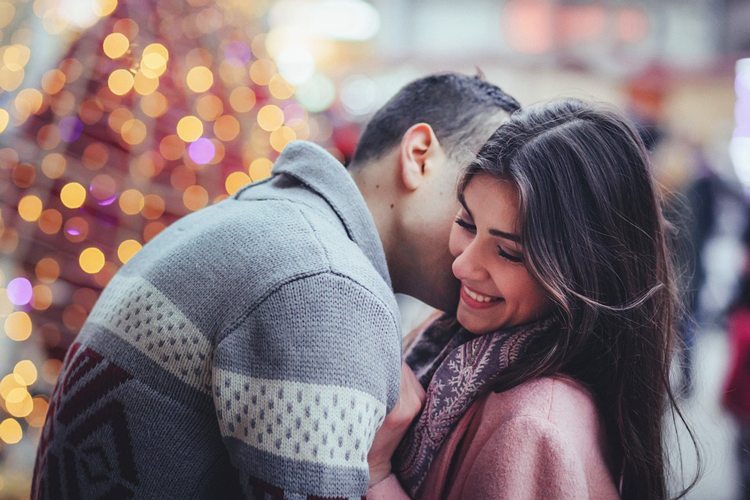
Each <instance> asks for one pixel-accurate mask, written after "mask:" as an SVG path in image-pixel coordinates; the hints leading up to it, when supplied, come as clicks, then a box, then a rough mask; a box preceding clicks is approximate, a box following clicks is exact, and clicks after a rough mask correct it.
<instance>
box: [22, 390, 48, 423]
mask: <svg viewBox="0 0 750 500" xmlns="http://www.w3.org/2000/svg"><path fill="white" fill-rule="evenodd" d="M33 401H34V409H33V410H31V413H30V414H29V415H28V416H26V421H27V422H28V423H29V425H30V426H31V427H41V426H43V425H44V419H45V418H46V416H47V410H48V409H49V403H47V400H46V399H44V398H43V397H41V396H37V397H35V398H34V400H33Z"/></svg>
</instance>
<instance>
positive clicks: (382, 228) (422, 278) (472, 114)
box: [349, 73, 520, 312]
mask: <svg viewBox="0 0 750 500" xmlns="http://www.w3.org/2000/svg"><path fill="white" fill-rule="evenodd" d="M519 108H520V105H519V104H518V102H517V101H516V100H515V99H513V98H512V97H510V96H509V95H508V94H506V93H505V92H503V91H502V90H500V88H499V87H497V86H495V85H492V84H491V83H488V82H486V81H485V80H484V79H483V78H482V77H481V76H474V77H471V76H466V75H460V74H456V73H441V74H436V75H430V76H427V77H425V78H421V79H419V80H416V81H413V82H411V83H409V84H408V85H406V86H405V87H404V88H402V89H401V90H400V91H399V92H398V93H397V94H396V95H395V96H394V97H393V98H391V100H389V101H388V102H387V103H386V104H385V105H384V106H383V107H382V108H381V109H380V110H379V111H378V112H377V113H375V115H374V116H373V117H372V119H371V120H370V122H369V123H368V124H367V126H366V127H365V130H364V132H363V133H362V136H361V137H360V140H359V144H358V145H357V150H356V152H355V153H354V158H353V159H352V162H351V164H350V165H349V171H350V172H351V174H352V177H353V178H354V180H355V182H356V183H357V185H358V186H359V188H360V190H361V191H362V194H363V195H364V197H365V200H366V201H367V205H368V207H369V208H370V211H371V212H372V214H373V217H374V218H375V223H376V225H377V227H378V231H379V233H380V237H381V240H382V241H383V246H384V248H385V252H386V257H387V259H388V268H389V271H390V274H391V279H392V281H393V288H394V291H396V292H397V293H405V294H408V295H411V296H414V297H416V298H418V299H420V300H422V301H423V302H426V303H427V304H430V305H431V306H433V307H436V308H438V309H441V310H444V311H450V312H452V311H454V310H455V307H456V304H457V302H458V281H457V280H456V279H455V277H453V274H452V272H451V263H452V257H451V255H450V253H449V251H448V235H449V233H450V229H451V224H452V223H453V219H454V217H455V215H456V212H457V211H458V208H459V205H458V201H457V199H456V182H457V180H458V177H459V175H460V174H461V171H462V170H463V168H464V167H466V166H467V165H468V164H469V162H470V161H471V160H472V159H473V158H474V155H476V153H477V152H478V151H479V149H480V148H481V146H482V145H483V144H484V143H485V141H486V140H487V139H488V138H489V137H490V135H492V133H493V132H494V131H495V129H497V127H499V126H500V125H501V124H502V123H503V122H505V121H506V120H507V119H508V117H509V115H510V113H512V112H513V111H515V110H517V109H519Z"/></svg>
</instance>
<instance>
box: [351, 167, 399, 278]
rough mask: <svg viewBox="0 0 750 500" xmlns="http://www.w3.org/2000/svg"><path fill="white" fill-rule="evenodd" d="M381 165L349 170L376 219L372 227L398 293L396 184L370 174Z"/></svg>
mask: <svg viewBox="0 0 750 500" xmlns="http://www.w3.org/2000/svg"><path fill="white" fill-rule="evenodd" d="M378 167H380V165H372V166H371V168H367V167H365V168H356V169H352V170H350V171H349V173H350V175H351V176H352V179H353V180H354V183H355V184H356V185H357V187H358V188H359V191H360V192H361V193H362V197H363V198H364V199H365V203H366V204H367V208H368V209H369V211H370V213H371V214H372V218H373V220H374V221H375V227H376V228H377V230H378V235H379V236H380V242H381V243H382V244H383V251H384V252H385V259H386V262H387V263H388V272H389V274H390V276H391V282H392V284H393V289H394V291H395V292H397V293H398V291H399V289H400V286H399V283H398V276H399V274H400V273H399V272H398V266H399V263H400V259H399V258H398V252H397V246H398V245H397V242H396V238H395V237H394V234H395V230H396V224H395V222H396V217H395V214H396V212H395V210H396V208H397V207H396V201H397V198H398V195H397V194H396V192H395V186H394V185H393V183H392V182H388V181H387V180H386V179H382V178H381V179H378V178H377V177H382V176H375V175H372V173H373V172H376V171H377V170H376V169H378Z"/></svg>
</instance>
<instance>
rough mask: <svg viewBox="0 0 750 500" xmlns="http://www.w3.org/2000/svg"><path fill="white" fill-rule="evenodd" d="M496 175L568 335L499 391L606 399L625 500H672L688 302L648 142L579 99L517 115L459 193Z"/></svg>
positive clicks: (604, 410) (603, 405)
mask: <svg viewBox="0 0 750 500" xmlns="http://www.w3.org/2000/svg"><path fill="white" fill-rule="evenodd" d="M485 176H489V177H491V178H495V179H500V180H507V181H511V182H513V183H514V184H515V185H516V186H517V188H518V192H519V199H520V206H519V212H518V213H519V221H518V222H519V227H520V228H521V243H522V245H523V249H524V250H523V251H524V255H525V257H524V258H525V264H526V266H527V268H528V270H529V273H530V274H531V275H532V276H533V277H534V278H535V279H536V280H537V281H538V282H539V283H540V284H541V285H542V286H543V288H544V289H545V290H546V292H547V294H548V295H549V297H550V298H551V299H552V301H553V302H554V303H555V305H556V306H557V307H556V314H558V315H559V317H560V321H561V324H562V325H563V327H562V331H561V334H560V335H559V336H555V338H552V339H545V340H544V343H543V344H541V345H540V346H537V349H536V352H535V355H533V356H530V357H528V358H527V359H525V360H523V361H521V362H519V363H518V364H517V365H516V366H515V367H514V369H513V370H512V371H509V372H508V374H507V377H506V378H505V380H506V381H507V382H505V383H503V384H502V386H501V387H498V390H505V389H508V388H510V387H511V386H514V385H517V384H519V383H521V382H523V381H524V380H528V379H529V378H533V377H538V376H544V375H551V374H556V373H562V374H567V375H570V376H572V377H573V378H575V379H576V380H579V381H581V382H582V383H583V384H585V385H586V386H587V387H588V388H589V389H590V390H591V391H592V392H593V394H594V397H595V399H596V402H597V407H598V408H599V411H600V414H601V417H602V419H603V425H604V429H605V431H606V436H607V448H608V454H609V455H610V461H611V464H610V466H611V468H612V472H613V475H614V477H615V478H620V476H621V475H622V498H623V499H638V500H651V499H654V500H663V499H666V498H667V496H668V493H667V487H666V479H665V476H666V472H665V469H666V464H665V458H664V455H665V454H664V449H663V442H662V437H663V436H662V434H663V416H664V415H665V412H666V411H667V410H668V409H675V408H676V406H674V396H673V394H672V390H671V388H670V384H669V366H670V362H671V360H672V358H673V356H672V355H673V343H674V340H673V339H674V328H675V325H676V324H677V319H676V316H677V313H678V303H679V302H678V299H677V297H678V294H677V292H676V286H675V277H674V271H673V266H672V258H671V254H670V251H669V248H668V246H667V241H668V239H669V235H668V234H667V232H668V230H669V226H668V224H667V222H666V221H665V219H664V216H663V214H662V210H661V206H660V199H659V195H658V192H657V190H656V188H655V185H654V180H653V178H652V175H651V171H650V165H649V160H648V155H647V152H646V148H645V147H644V145H643V143H642V141H641V139H640V137H639V135H638V133H637V132H636V131H635V130H634V129H633V128H632V127H631V126H630V125H629V124H628V123H627V122H626V121H625V120H624V119H623V118H621V117H620V116H619V115H617V114H616V113H613V112H610V111H607V110H603V109H599V108H596V107H594V106H592V105H589V104H586V103H583V102H581V101H577V100H566V101H563V102H559V103H553V104H547V105H544V106H541V107H536V108H531V109H527V110H523V111H518V112H516V113H514V114H513V115H512V117H511V119H510V121H509V122H508V123H506V124H505V125H503V126H501V127H500V128H499V129H498V130H497V131H496V132H495V133H494V134H493V136H492V137H491V138H490V140H489V141H488V142H487V144H486V145H485V146H484V147H483V148H482V150H481V151H480V152H479V154H478V156H477V159H476V160H475V161H474V162H473V163H472V164H471V165H470V166H469V167H468V169H467V171H466V173H465V175H464V177H463V179H462V181H461V183H460V185H459V191H460V192H463V191H464V190H465V189H466V186H467V185H468V184H469V183H470V182H473V181H476V182H482V180H483V178H485V179H486V177H485ZM677 411H678V414H679V415H680V418H682V415H681V414H680V413H679V410H677ZM683 422H684V419H683ZM691 435H692V434H691ZM683 494H684V493H683Z"/></svg>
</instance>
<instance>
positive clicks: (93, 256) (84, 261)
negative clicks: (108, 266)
mask: <svg viewBox="0 0 750 500" xmlns="http://www.w3.org/2000/svg"><path fill="white" fill-rule="evenodd" d="M78 263H79V264H80V265H81V269H83V271H84V272H86V273H88V274H96V273H98V272H99V271H101V270H102V268H103V267H104V253H103V252H102V251H101V250H99V249H98V248H96V247H89V248H87V249H85V250H84V251H83V252H81V256H80V257H79V258H78Z"/></svg>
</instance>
